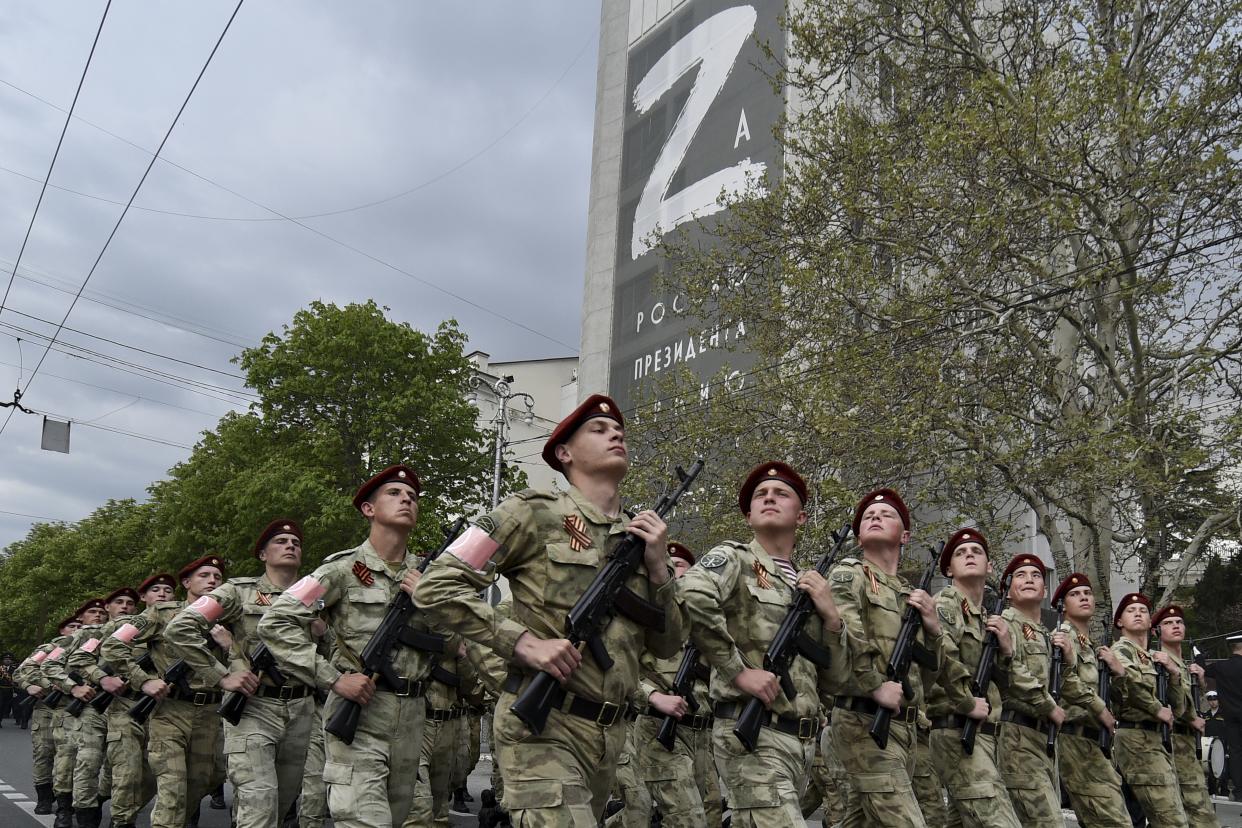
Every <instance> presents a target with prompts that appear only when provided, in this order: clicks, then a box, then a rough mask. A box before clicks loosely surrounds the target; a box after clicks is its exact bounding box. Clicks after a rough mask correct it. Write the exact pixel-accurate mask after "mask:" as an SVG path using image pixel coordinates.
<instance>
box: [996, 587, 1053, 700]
mask: <svg viewBox="0 0 1242 828" xmlns="http://www.w3.org/2000/svg"><path fill="white" fill-rule="evenodd" d="M1001 617H1002V618H1004V619H1005V620H1006V621H1008V622H1009V635H1010V637H1011V638H1013V663H1012V664H1011V666H1010V669H1009V671H1008V674H1007V675H1006V676H1005V677H1004V678H1003V679H1002V680H1001V682H1000V687H1001V703H1002V705H1003V706H1004V709H1005V710H1006V711H1013V712H1015V713H1021V714H1022V715H1024V716H1033V717H1035V718H1037V719H1046V718H1047V717H1048V716H1049V714H1051V713H1052V711H1053V708H1055V707H1056V706H1057V703H1056V700H1055V699H1053V698H1052V694H1051V693H1049V692H1048V670H1049V668H1050V667H1051V666H1052V637H1051V636H1050V635H1049V634H1048V630H1047V629H1046V628H1045V627H1044V625H1043V624H1041V623H1040V622H1039V620H1038V619H1031V618H1028V617H1026V616H1025V615H1023V614H1022V613H1021V612H1018V610H1017V609H1015V608H1014V607H1007V608H1006V609H1005V611H1004V612H1003V613H1001ZM1062 672H1064V671H1062Z"/></svg>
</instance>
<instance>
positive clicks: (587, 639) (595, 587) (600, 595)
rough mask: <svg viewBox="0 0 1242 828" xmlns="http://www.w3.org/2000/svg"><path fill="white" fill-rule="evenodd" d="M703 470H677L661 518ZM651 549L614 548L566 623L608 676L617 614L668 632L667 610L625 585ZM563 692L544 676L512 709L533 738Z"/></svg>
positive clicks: (634, 541) (629, 541) (637, 542)
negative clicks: (607, 641)
mask: <svg viewBox="0 0 1242 828" xmlns="http://www.w3.org/2000/svg"><path fill="white" fill-rule="evenodd" d="M702 470H703V458H701V457H700V458H698V459H696V460H695V461H694V465H692V466H691V467H690V471H689V472H687V471H685V470H684V469H683V468H682V467H681V466H678V467H677V477H678V479H679V480H680V484H679V485H678V487H677V488H676V489H675V490H674V491H673V492H672V493H671V494H669V493H667V492H666V493H665V494H664V496H663V497H661V498H660V500H659V502H658V503H656V505H655V507H654V509H653V511H655V513H656V514H657V515H659V516H660V517H662V518H663V517H664V516H665V515H667V514H668V513H669V512H671V511H672V510H673V508H674V507H676V506H677V501H679V500H681V498H682V495H684V494H685V493H686V492H687V491H689V489H690V486H691V484H693V483H694V479H695V478H696V477H698V476H699V472H701V471H702ZM646 545H647V542H646V541H645V540H643V539H642V538H640V537H638V535H635V534H634V533H633V532H627V533H626V535H625V537H624V538H622V539H621V542H620V543H618V544H617V545H616V546H615V547H613V550H612V552H610V553H609V554H608V559H607V560H606V561H605V562H604V565H603V566H602V567H601V568H600V570H599V571H598V572H597V573H595V579H594V580H593V581H591V584H590V586H588V587H587V588H586V592H584V593H582V595H580V596H579V597H578V600H577V601H576V602H575V603H574V605H573V607H572V608H571V609H570V610H569V614H568V616H567V617H566V618H565V638H566V639H568V640H569V642H570V643H571V644H573V645H574V646H576V647H577V646H581V645H582V644H584V643H585V644H586V646H587V649H589V650H590V651H591V656H592V657H593V658H594V659H595V663H596V664H598V665H599V666H600V669H602V670H604V671H608V670H611V669H612V665H613V663H614V662H613V660H612V656H610V655H609V654H608V650H607V649H606V648H605V647H604V639H603V637H602V635H603V632H604V630H606V629H607V628H608V624H609V623H610V622H611V621H612V618H613V614H614V613H616V612H617V611H620V612H621V614H622V615H625V616H626V617H628V618H631V619H633V620H634V621H637V622H639V623H641V624H643V625H644V626H651V627H654V628H656V629H660V630H662V629H663V628H664V611H663V610H662V609H660V608H659V607H655V606H653V605H652V604H651V603H650V602H648V601H646V600H645V599H643V598H640V597H639V596H638V595H636V594H635V593H634V592H633V591H632V590H630V589H629V588H628V587H626V585H625V582H626V580H628V579H629V577H630V576H631V575H633V574H634V572H635V570H637V569H638V565H639V563H641V562H642V559H643V550H644V549H645V548H646ZM564 693H565V691H564V690H563V689H562V688H561V685H560V682H558V681H557V680H556V679H555V678H553V677H552V676H551V675H549V674H548V673H544V672H542V671H541V672H539V673H537V674H536V675H535V677H534V678H533V679H531V682H530V684H528V685H527V686H526V689H525V690H523V691H522V694H521V695H520V696H518V698H517V701H515V702H514V703H513V704H512V705H511V706H510V707H509V710H510V712H512V713H513V715H515V716H517V717H518V718H519V719H521V721H522V723H523V724H525V725H526V726H527V727H528V728H530V729H531V731H532V732H533V733H535V734H540V733H542V732H543V728H544V725H546V724H547V722H548V713H549V712H551V710H552V708H553V707H554V706H556V704H557V702H558V701H560V700H561V699H563V698H564Z"/></svg>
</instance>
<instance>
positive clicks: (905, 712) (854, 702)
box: [833, 696, 919, 724]
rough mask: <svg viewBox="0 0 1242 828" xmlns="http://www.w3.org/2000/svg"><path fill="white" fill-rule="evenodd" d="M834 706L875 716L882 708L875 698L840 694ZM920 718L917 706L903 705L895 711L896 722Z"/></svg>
mask: <svg viewBox="0 0 1242 828" xmlns="http://www.w3.org/2000/svg"><path fill="white" fill-rule="evenodd" d="M833 707H843V708H845V709H846V710H852V711H854V712H855V713H862V714H864V715H867V716H874V715H875V714H876V713H877V712H879V710H880V705H878V704H876V703H875V701H874V700H873V699H869V698H867V697H865V696H839V697H837V703H836V704H834V705H833ZM918 719H919V709H918V708H917V707H903V708H901V709H900V710H898V711H897V712H895V713H893V719H892V720H893V721H894V722H909V723H911V724H913V723H915V722H917V721H918Z"/></svg>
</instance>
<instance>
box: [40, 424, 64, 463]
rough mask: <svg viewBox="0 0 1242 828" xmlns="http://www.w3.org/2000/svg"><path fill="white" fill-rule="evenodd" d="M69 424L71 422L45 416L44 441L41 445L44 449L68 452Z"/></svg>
mask: <svg viewBox="0 0 1242 828" xmlns="http://www.w3.org/2000/svg"><path fill="white" fill-rule="evenodd" d="M69 426H70V423H67V422H65V423H62V422H61V421H59V420H53V419H50V418H48V417H46V416H44V418H43V442H42V443H41V445H40V446H39V447H40V448H41V449H43V450H44V451H59V452H61V453H62V454H68V453H69Z"/></svg>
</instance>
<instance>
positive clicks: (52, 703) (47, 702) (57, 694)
mask: <svg viewBox="0 0 1242 828" xmlns="http://www.w3.org/2000/svg"><path fill="white" fill-rule="evenodd" d="M64 697H65V691H64V690H61V689H60V688H59V687H53V688H52V692H50V693H48V694H47V698H45V699H44V700H43V706H44V707H46V708H47V709H48V710H55V709H56V708H58V707H60V700H61V699H63V698H64Z"/></svg>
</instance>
